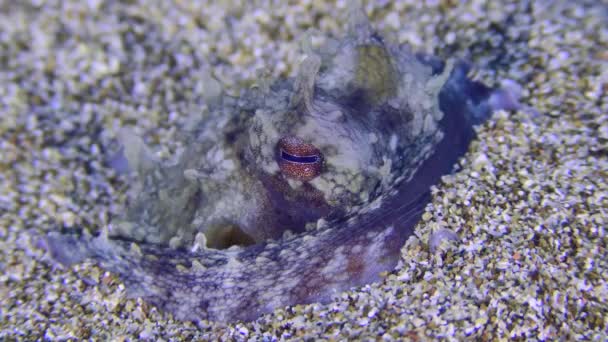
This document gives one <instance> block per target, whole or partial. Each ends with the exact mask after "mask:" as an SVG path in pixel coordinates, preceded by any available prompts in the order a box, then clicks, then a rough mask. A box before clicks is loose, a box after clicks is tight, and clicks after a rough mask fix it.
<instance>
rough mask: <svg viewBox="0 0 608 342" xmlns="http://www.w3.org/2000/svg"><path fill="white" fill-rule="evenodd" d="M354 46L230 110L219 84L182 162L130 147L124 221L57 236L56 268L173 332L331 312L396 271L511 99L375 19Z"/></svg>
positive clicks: (321, 53) (357, 22)
mask: <svg viewBox="0 0 608 342" xmlns="http://www.w3.org/2000/svg"><path fill="white" fill-rule="evenodd" d="M347 31H348V32H347V34H346V35H345V37H343V38H341V39H333V40H331V43H327V44H326V45H324V46H323V47H322V48H320V49H317V50H315V49H312V48H309V49H308V51H306V55H307V56H306V58H305V59H304V60H303V61H302V63H301V65H300V67H299V71H298V73H297V75H296V77H294V78H292V79H282V80H277V81H274V82H261V84H260V85H258V86H256V87H251V88H250V89H246V90H244V91H243V92H241V94H240V95H239V97H232V96H229V95H227V94H224V93H223V92H222V91H219V90H217V87H212V85H214V82H215V81H214V80H213V79H211V78H209V79H208V82H209V84H210V87H209V89H215V90H216V91H210V93H213V94H212V96H210V97H209V104H208V107H209V110H208V112H207V113H205V115H201V116H202V118H201V119H200V120H198V122H197V123H196V124H195V125H193V126H192V127H188V130H187V134H188V140H187V141H188V143H187V146H186V148H185V150H184V151H183V153H182V154H181V156H180V157H179V159H178V160H177V162H174V163H171V164H169V163H164V162H160V161H158V160H156V159H155V158H153V157H152V156H151V154H150V153H149V152H148V148H147V147H146V146H145V145H144V144H143V142H142V139H140V138H139V137H137V136H135V135H134V134H132V133H130V132H129V131H128V130H124V131H122V132H121V133H120V134H119V138H120V140H121V141H122V143H123V145H124V150H123V155H124V158H125V159H126V160H127V161H128V168H129V170H131V171H132V173H133V174H134V176H133V177H134V181H133V184H132V186H131V189H130V197H129V198H130V200H129V203H128V206H127V208H126V210H125V213H124V215H123V216H122V217H120V218H119V219H116V220H113V222H112V224H111V226H110V227H109V228H104V229H102V232H101V233H100V234H99V235H97V236H93V235H91V234H88V233H86V232H82V233H80V234H63V233H59V232H52V233H49V234H48V235H47V236H45V238H44V242H45V245H46V247H47V249H48V250H49V252H50V254H51V256H52V257H53V258H54V259H55V260H57V261H59V262H60V263H62V264H66V265H69V264H72V263H78V262H82V261H84V260H85V259H88V260H92V261H94V262H96V263H97V264H99V265H101V267H103V268H105V269H107V270H109V271H111V272H113V273H115V274H117V275H118V276H119V277H120V278H121V279H122V281H123V282H124V284H125V285H126V288H127V292H128V294H129V295H130V296H132V297H141V298H143V299H144V300H146V301H148V302H149V303H151V304H153V305H156V306H157V307H159V308H161V309H164V310H166V311H169V312H171V313H173V314H174V316H175V318H177V319H181V320H200V319H208V320H216V321H225V322H232V321H249V320H253V319H256V318H257V317H259V316H260V315H262V314H265V313H269V312H272V311H273V310H274V309H275V308H280V307H285V306H289V305H295V304H303V303H312V302H327V301H328V300H329V299H330V298H331V296H332V295H333V294H335V293H337V292H340V291H344V290H347V289H349V288H352V287H355V286H361V285H363V284H367V283H370V282H373V281H376V280H378V279H379V277H380V275H379V274H380V273H381V272H384V271H390V270H392V269H394V267H395V266H396V264H397V262H398V260H399V257H400V249H401V248H402V246H403V245H404V243H405V240H406V239H407V238H408V237H409V236H410V235H411V234H412V232H413V229H414V226H415V225H416V223H417V222H418V221H419V219H420V216H421V214H422V212H423V210H424V207H425V206H426V204H427V203H428V201H429V200H430V187H431V186H432V185H433V184H436V183H438V182H439V180H440V177H441V176H442V175H444V174H446V173H449V172H451V171H452V168H453V165H454V164H455V163H456V161H457V159H458V158H459V157H461V156H462V155H463V154H464V153H465V152H466V150H467V148H468V145H469V143H470V141H471V140H472V139H473V138H474V130H473V126H474V125H477V124H480V123H482V122H483V121H484V120H486V119H487V118H488V117H489V116H490V115H491V113H492V111H494V110H496V109H500V108H498V107H500V106H497V105H496V103H501V101H496V98H497V97H500V96H507V95H505V94H503V93H502V92H503V91H502V90H500V89H491V88H489V87H487V86H485V85H483V84H481V83H478V82H476V81H472V80H470V79H468V78H467V72H468V66H467V65H466V63H463V62H451V61H449V62H445V63H444V62H442V61H440V60H438V59H437V58H434V57H431V56H427V55H420V54H415V53H412V52H411V51H410V49H409V48H408V47H407V46H404V45H395V44H391V43H388V42H386V41H385V40H384V39H383V38H382V37H381V36H380V35H379V34H377V33H376V32H375V31H374V30H373V29H372V28H371V26H370V25H369V23H368V22H367V21H366V20H365V19H361V18H359V19H356V18H355V19H353V21H352V22H351V24H350V26H349V28H348V30H347ZM502 102H504V101H502Z"/></svg>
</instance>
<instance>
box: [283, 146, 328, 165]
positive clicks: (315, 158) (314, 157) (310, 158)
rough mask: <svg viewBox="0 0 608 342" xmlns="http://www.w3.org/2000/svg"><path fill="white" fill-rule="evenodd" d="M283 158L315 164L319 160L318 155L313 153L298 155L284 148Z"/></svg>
mask: <svg viewBox="0 0 608 342" xmlns="http://www.w3.org/2000/svg"><path fill="white" fill-rule="evenodd" d="M281 158H283V160H286V161H289V162H292V163H298V164H314V163H318V162H319V156H318V155H314V154H313V155H309V156H296V155H293V154H289V153H287V152H285V151H284V150H283V149H281Z"/></svg>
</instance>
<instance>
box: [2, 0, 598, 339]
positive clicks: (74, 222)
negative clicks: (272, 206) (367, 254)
mask: <svg viewBox="0 0 608 342" xmlns="http://www.w3.org/2000/svg"><path fill="white" fill-rule="evenodd" d="M346 7H347V2H346V1H328V2H322V1H299V2H295V1H291V2H281V3H274V2H271V1H254V2H250V3H248V4H247V5H242V4H240V2H236V1H221V2H220V1H218V2H204V3H201V4H198V3H194V2H188V1H159V2H155V3H154V4H152V3H150V2H145V1H130V2H124V3H122V2H114V1H101V0H98V1H32V2H27V1H19V2H12V1H1V2H0V118H1V119H0V156H1V157H0V181H1V183H0V270H2V272H1V275H0V299H1V300H0V339H3V340H28V341H30V340H66V339H72V340H82V339H95V340H108V339H111V340H140V339H141V340H191V339H195V340H196V339H223V340H231V339H234V340H248V339H252V340H268V341H271V340H283V339H285V340H287V339H297V340H316V339H330V340H379V339H381V340H403V339H409V340H430V339H438V338H446V339H449V340H464V339H482V340H503V339H504V340H507V339H520V340H556V339H563V340H597V341H603V340H606V339H607V338H608V333H607V330H608V305H607V304H606V303H607V302H608V285H607V284H608V283H607V277H608V276H607V275H608V261H607V259H606V257H605V255H606V252H607V250H606V246H607V245H608V238H607V234H606V229H605V224H606V222H608V216H607V213H608V198H607V197H608V185H607V178H608V96H607V93H608V24H607V23H608V5H607V4H606V3H605V2H603V1H576V2H575V1H530V2H528V1H512V2H510V1H501V2H498V1H493V2H488V3H485V2H482V1H468V2H458V1H426V2H423V1H398V2H395V3H391V2H389V1H380V0H379V1H375V2H369V3H366V5H365V10H366V12H367V13H368V15H370V17H371V21H372V22H373V24H374V25H375V26H376V27H377V28H378V29H379V30H380V31H383V32H392V33H391V34H390V39H392V40H393V41H397V42H400V43H408V44H410V45H412V46H413V47H414V49H416V50H419V51H424V52H428V53H433V54H436V55H438V56H441V57H442V58H447V57H458V58H465V59H467V60H470V61H472V62H473V63H474V64H475V65H476V66H477V67H478V71H477V75H476V77H478V78H479V79H482V80H484V81H485V82H486V83H488V84H491V85H499V84H500V82H501V80H513V81H515V82H517V83H518V84H520V85H521V86H522V87H523V98H522V102H523V103H524V104H525V105H526V106H527V108H525V109H524V110H521V111H519V112H509V113H507V112H500V113H496V114H495V115H494V117H493V118H492V119H491V120H490V121H489V122H488V123H486V124H485V125H483V126H482V127H480V129H479V136H478V138H477V139H476V141H475V142H474V143H473V144H472V146H471V148H470V151H469V153H468V154H467V155H466V157H465V158H463V160H462V161H461V170H460V171H459V172H457V173H455V174H453V175H450V176H446V177H444V180H443V183H442V184H440V185H438V186H437V187H436V188H435V189H434V190H433V193H434V197H433V201H432V203H431V204H430V205H429V206H428V207H427V212H426V213H425V214H424V216H423V220H422V221H421V223H420V224H419V225H418V227H417V229H416V234H415V236H414V237H412V238H411V239H410V240H409V241H408V243H407V244H406V246H405V247H404V249H403V251H402V254H403V255H402V260H401V262H400V265H399V267H398V269H397V270H395V271H394V272H392V273H390V274H388V275H386V276H385V277H384V278H383V280H382V281H381V282H379V283H375V284H371V285H368V286H365V287H363V288H361V289H356V290H352V291H349V292H344V293H340V294H336V296H335V298H334V299H333V300H332V302H330V303H328V304H324V305H320V304H313V305H299V306H295V307H292V308H286V309H282V310H277V311H275V312H274V313H272V314H269V315H265V316H262V317H261V318H259V319H258V320H257V321H254V322H250V323H239V324H235V325H227V324H223V323H213V322H197V323H192V322H179V321H175V320H173V319H172V317H171V315H169V314H167V313H163V312H160V311H158V310H157V309H156V308H154V307H151V306H149V305H147V304H146V303H144V302H143V301H141V300H136V299H125V289H124V286H123V285H122V284H121V283H120V281H119V279H117V278H116V277H115V276H113V275H112V274H109V273H107V272H105V271H104V270H102V269H100V268H98V267H96V266H95V265H93V264H90V263H86V264H81V265H77V266H74V267H72V268H61V267H57V266H54V265H53V263H51V262H49V260H48V258H47V257H46V256H45V255H44V253H43V251H41V250H40V249H38V248H36V246H35V245H36V244H35V241H32V239H30V236H31V235H30V234H29V233H28V231H31V230H35V231H39V232H44V231H50V230H56V229H60V228H63V229H66V230H67V229H72V228H76V227H85V228H87V229H90V230H98V229H99V227H102V226H104V225H106V224H107V223H108V222H109V219H110V218H111V217H112V216H113V215H115V214H116V213H118V212H120V210H121V203H122V202H123V201H124V193H125V189H126V184H125V182H124V179H122V178H120V177H118V176H117V175H115V174H114V173H113V172H112V171H111V170H109V169H108V168H107V167H105V166H104V163H103V160H104V157H103V154H104V151H106V150H107V149H108V146H109V145H110V144H111V142H112V137H113V135H114V134H115V133H116V131H117V130H118V129H119V128H120V127H122V126H125V125H133V126H135V130H136V131H137V133H138V134H141V135H142V136H144V137H145V138H146V140H147V141H148V142H149V144H150V145H152V146H154V147H155V151H156V152H157V153H158V155H159V157H166V156H168V155H170V154H171V153H173V152H174V151H175V150H176V149H177V148H178V147H179V146H177V143H176V142H175V141H176V140H175V139H174V136H175V134H176V132H175V126H176V125H177V124H179V123H180V122H182V120H184V118H186V117H187V116H188V114H190V113H192V112H196V111H200V106H201V101H202V99H203V96H202V94H201V87H200V80H201V77H202V75H203V74H204V72H205V71H206V70H213V74H214V76H215V77H216V78H218V80H220V82H221V83H222V84H224V85H225V86H226V88H227V89H228V91H235V90H236V89H238V87H239V86H243V85H247V84H251V82H252V80H254V79H255V77H256V75H257V72H258V70H259V69H261V68H263V67H269V72H270V73H271V74H273V75H274V76H281V75H282V76H285V75H292V74H293V71H294V67H295V66H296V65H297V62H298V60H299V58H300V57H301V54H300V52H299V50H298V41H297V39H299V38H300V37H302V35H303V33H304V32H305V31H306V30H307V29H308V28H310V27H314V28H316V29H318V30H320V31H323V32H327V33H328V34H335V35H338V34H340V32H342V27H343V25H344V22H345V18H344V15H342V13H344V12H345V9H346ZM443 228H447V229H450V230H453V231H455V232H456V233H457V234H458V236H459V238H460V240H459V241H458V243H454V244H452V245H451V246H445V249H444V250H442V251H440V252H439V253H434V254H431V253H429V251H428V247H427V243H428V237H429V234H430V232H431V231H433V230H436V229H443Z"/></svg>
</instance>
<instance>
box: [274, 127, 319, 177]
mask: <svg viewBox="0 0 608 342" xmlns="http://www.w3.org/2000/svg"><path fill="white" fill-rule="evenodd" d="M277 162H278V164H279V168H280V169H281V172H282V173H283V174H284V175H285V176H287V177H289V178H294V179H297V180H300V181H303V182H307V181H309V180H312V179H313V178H315V177H317V176H318V175H319V174H320V173H321V168H322V166H323V154H321V151H319V149H318V148H316V147H315V146H314V145H313V144H309V143H307V142H304V141H303V140H302V139H300V138H298V137H294V136H286V137H283V138H281V139H280V140H279V142H278V143H277Z"/></svg>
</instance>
